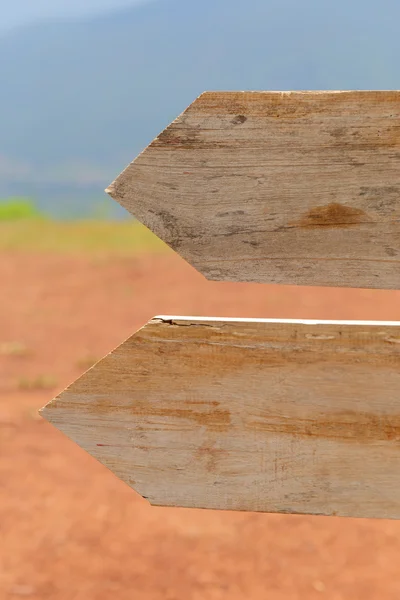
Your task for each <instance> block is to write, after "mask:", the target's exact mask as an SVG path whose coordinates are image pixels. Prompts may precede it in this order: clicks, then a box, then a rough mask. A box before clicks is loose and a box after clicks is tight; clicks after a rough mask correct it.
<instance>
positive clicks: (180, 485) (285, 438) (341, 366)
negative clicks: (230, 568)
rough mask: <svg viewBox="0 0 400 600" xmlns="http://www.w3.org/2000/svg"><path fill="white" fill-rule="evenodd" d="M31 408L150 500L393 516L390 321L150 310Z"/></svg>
mask: <svg viewBox="0 0 400 600" xmlns="http://www.w3.org/2000/svg"><path fill="white" fill-rule="evenodd" d="M42 415H43V416H44V417H45V418H46V419H48V420H49V421H50V422H51V423H53V424H54V425H55V426H56V427H58V428H59V429H60V430H61V431H63V432H64V433H65V434H66V435H68V436H69V437H70V438H72V440H74V441H75V442H76V443H77V444H79V445H80V446H81V447H82V448H84V449H85V450H87V451H88V452H89V453H90V454H91V455H93V456H94V457H95V458H97V459H98V460H99V461H101V462H102V463H103V464H104V465H106V466H107V467H108V468H109V469H111V471H113V472H114V473H115V474H116V475H117V476H118V477H119V478H121V479H122V480H124V481H125V482H126V483H127V484H129V485H130V486H132V487H133V488H134V489H136V490H137V491H138V492H139V493H140V494H142V495H143V496H144V497H146V498H148V500H149V501H150V502H151V503H152V504H155V505H164V506H184V507H200V508H214V509H233V510H247V511H266V512H282V513H311V514H324V515H341V516H356V517H385V518H400V323H366V322H364V323H363V322H358V323H357V322H356V323H351V322H335V321H330V322H329V321H326V322H320V323H315V322H311V321H304V322H302V321H275V320H262V321H256V320H251V319H248V320H246V319H242V320H240V319H239V320H234V319H226V320H218V319H200V318H190V317H186V318H183V317H157V318H155V319H153V320H152V321H150V323H149V324H147V325H146V326H145V327H144V328H142V329H141V330H140V331H139V332H138V333H136V334H135V335H133V336H132V337H131V338H130V339H129V340H127V341H126V342H125V343H124V344H122V345H121V346H120V347H118V348H117V349H116V350H115V351H113V352H112V353H111V354H109V355H108V356H107V357H105V358H104V359H103V360H102V361H100V363H98V364H97V365H96V366H94V367H93V368H92V369H91V370H89V371H88V372H87V373H86V374H85V375H83V376H82V377H81V378H80V379H79V380H78V381H76V382H75V383H73V384H72V385H71V386H70V387H69V388H68V389H67V390H66V391H64V392H63V393H62V394H61V395H60V396H59V397H57V398H56V399H54V400H53V401H52V402H51V403H50V404H49V405H47V406H46V407H45V408H44V409H43V412H42Z"/></svg>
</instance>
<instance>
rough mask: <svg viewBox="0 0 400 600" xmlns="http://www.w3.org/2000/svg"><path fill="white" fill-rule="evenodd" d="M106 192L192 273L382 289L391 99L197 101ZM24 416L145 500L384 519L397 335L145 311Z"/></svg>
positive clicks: (393, 95) (396, 282) (398, 387)
mask: <svg viewBox="0 0 400 600" xmlns="http://www.w3.org/2000/svg"><path fill="white" fill-rule="evenodd" d="M108 191H109V193H110V194H111V196H112V197H113V198H115V199H116V200H117V201H118V202H120V203H121V204H122V205H123V206H125V207H126V208H128V210H130V211H131V212H132V213H133V214H134V215H135V216H136V217H137V218H138V219H139V220H140V221H142V222H143V223H144V224H145V225H146V226H147V227H149V228H150V229H151V230H152V231H153V232H154V233H156V234H157V235H158V236H159V237H160V238H161V239H163V240H164V241H166V242H167V243H168V244H169V245H170V246H171V247H172V248H174V249H175V250H176V251H177V252H178V253H179V254H180V255H181V256H182V257H183V258H185V259H186V260H187V261H188V262H189V263H190V264H192V265H193V266H194V267H196V268H197V269H198V270H199V271H201V272H202V273H203V274H204V275H205V276H206V277H208V278H209V279H219V280H234V281H255V282H259V283H282V284H302V285H326V286H351V287H369V288H386V289H390V288H393V289H400V272H399V256H400V219H399V215H400V92H290V93H289V92H282V93H281V92H254V93H250V92H237V93H233V92H231V93H222V92H220V93H205V94H203V95H202V96H200V97H199V98H198V99H197V100H196V101H195V102H194V103H193V104H192V105H191V106H190V107H189V108H188V109H187V110H186V111H185V112H184V113H183V114H182V115H181V116H180V117H179V118H178V119H177V120H176V121H175V122H174V123H172V124H171V125H170V126H169V127H168V128H167V129H166V130H165V131H164V132H163V133H162V134H161V135H160V136H158V138H156V140H154V142H153V143H152V144H150V146H149V147H148V148H147V149H146V150H145V151H144V152H143V153H142V154H141V155H140V156H139V157H138V158H137V159H136V160H135V161H134V162H133V163H132V164H131V165H130V166H129V167H128V168H127V169H126V170H125V171H124V172H123V173H122V174H121V175H120V176H119V177H118V178H117V180H116V181H115V182H114V183H113V184H112V185H111V187H110V188H109V190H108ZM41 414H42V415H43V416H44V417H45V418H46V419H47V420H48V421H50V422H51V423H53V424H54V425H55V426H56V427H57V428H59V429H60V430H61V431H62V432H64V433H65V434H66V435H68V436H69V437H70V438H71V439H72V440H74V441H75V442H76V443H77V444H79V445H80V446H81V447H82V448H84V449H85V450H86V451H87V452H89V453H90V454H91V455H93V456H94V457H95V458H97V459H98V460H99V461H100V462H102V463H103V464H104V465H106V466H107V467H108V468H109V469H110V470H111V471H113V472H114V473H115V474H116V475H117V476H118V477H120V478H121V479H122V480H124V481H125V482H126V483H128V484H129V485H131V486H132V487H133V488H134V489H135V490H137V491H138V492H139V493H140V494H142V495H143V496H144V497H145V498H147V499H148V500H149V501H150V502H151V504H154V505H162V506H184V507H198V508H212V509H230V510H248V511H265V512H281V513H308V514H323V515H337V516H356V517H381V518H400V323H391V322H346V321H320V322H314V321H295V320H291V321H290V320H273V319H266V320H254V319H215V318H198V317H156V318H154V319H153V320H151V321H150V322H149V323H148V324H147V325H145V326H144V327H143V328H142V329H141V330H140V331H138V332H137V333H136V334H135V335H133V336H132V337H131V338H129V339H128V340H127V341H125V342H124V343H123V344H122V345H121V346H119V347H118V348H117V349H116V350H114V351H113V352H111V353H110V354H109V355H108V356H106V357H105V358H104V359H103V360H101V361H100V362H99V363H98V364H97V365H95V366H94V367H93V368H92V369H90V370H89V371H88V372H87V373H85V374H84V375H83V376H82V377H81V378H79V379H78V380H77V381H76V382H74V383H73V384H72V385H71V386H69V387H68V388H67V389H66V390H65V391H64V392H62V393H61V394H60V395H59V396H58V397H57V398H55V399H54V400H52V402H50V403H49V404H48V405H47V406H46V407H45V408H44V409H42V411H41Z"/></svg>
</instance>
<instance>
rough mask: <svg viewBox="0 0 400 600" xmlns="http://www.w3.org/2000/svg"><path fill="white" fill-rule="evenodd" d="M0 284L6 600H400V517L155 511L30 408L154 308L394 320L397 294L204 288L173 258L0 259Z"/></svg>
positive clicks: (0, 481)
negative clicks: (46, 384)
mask: <svg viewBox="0 0 400 600" xmlns="http://www.w3.org/2000/svg"><path fill="white" fill-rule="evenodd" d="M0 282H1V284H0V285H1V293H0V307H1V311H0V598H1V600H3V599H4V600H8V599H10V600H11V599H13V598H17V597H29V598H32V599H41V598H44V599H46V598H52V599H54V600H106V599H109V598H118V600H125V599H133V598H135V599H138V600H142V599H143V600H159V599H160V600H161V599H163V600H200V599H202V600H217V599H229V600H238V599H239V598H240V599H242V598H249V599H255V600H258V599H264V598H273V599H274V600H275V599H276V600H280V599H285V600H294V599H302V600H304V599H307V600H308V599H311V600H312V599H314V598H320V597H324V598H327V599H329V600H334V599H335V600H339V599H349V598H351V599H352V600H354V599H358V598H360V599H363V600H368V599H374V600H375V599H376V598H379V600H387V599H389V598H390V599H393V600H394V599H396V600H398V598H399V597H400V569H399V564H400V522H394V521H393V522H391V521H372V520H370V521H368V520H357V519H338V518H323V517H302V516H290V515H288V516H279V515H265V514H246V513H228V512H217V511H215V512H214V511H199V510H187V509H162V508H152V507H150V506H149V505H148V504H147V502H146V501H145V500H143V499H142V498H140V497H139V496H137V495H136V493H135V492H133V491H132V490H131V489H130V488H128V487H127V486H126V485H125V484H123V483H122V482H120V481H118V480H117V478H116V477H115V476H113V475H112V473H110V472H109V471H107V469H105V468H104V467H102V466H101V465H100V464H98V463H97V462H96V461H95V460H94V459H92V458H91V457H89V456H88V455H86V454H85V453H84V452H83V451H82V450H80V449H79V448H78V447H76V446H75V445H74V444H73V443H72V442H70V441H69V440H68V439H67V438H66V437H64V436H63V435H62V434H60V433H58V432H57V431H56V430H55V429H54V428H52V427H51V426H50V425H48V424H47V423H45V422H44V421H43V420H42V419H40V417H37V413H36V411H37V409H39V408H40V407H41V406H42V405H44V404H45V403H46V402H47V401H49V400H50V399H51V398H52V397H53V396H54V395H56V394H57V393H58V392H59V391H60V390H61V389H63V387H65V386H66V385H67V384H68V383H70V382H72V381H73V380H74V379H76V378H77V377H78V376H79V375H80V374H81V373H82V372H83V371H84V370H86V368H87V367H85V368H84V367H83V363H82V361H83V360H87V358H86V357H87V356H88V355H90V356H93V357H94V358H101V357H102V356H103V355H105V354H106V353H108V352H109V351H110V350H111V349H113V348H114V347H115V346H116V345H118V344H119V343H121V342H122V341H123V340H124V339H126V338H127V337H128V336H129V335H130V334H131V333H133V332H134V331H135V330H136V329H137V328H138V327H140V326H141V325H143V324H144V323H145V322H146V321H147V320H148V319H149V318H151V317H152V316H155V315H157V314H172V315H176V314H186V315H205V316H211V315H215V316H227V317H229V316H233V317H234V316H238V317H286V318H290V317H300V318H345V319H352V318H359V319H385V320H388V319H393V320H400V294H399V293H397V292H379V291H365V290H358V291H357V290H321V289H316V288H314V289H312V288H311V289H304V288H294V287H283V288H282V287H275V286H257V285H247V284H246V285H243V284H239V285H235V284H227V283H222V284H220V283H209V282H206V281H205V280H204V279H203V278H202V277H201V276H200V275H198V274H197V273H196V272H195V271H194V270H193V269H191V268H190V267H189V266H187V265H186V264H185V263H184V262H183V261H181V260H180V259H178V258H176V257H174V256H172V255H167V256H162V257H143V258H132V259H124V260H121V259H113V260H95V259H93V258H82V259H75V258H71V257H69V258H67V257H56V256H32V255H29V256H28V255H26V254H25V255H22V254H20V255H18V254H12V255H10V254H8V255H5V254H3V255H0ZM16 343H18V344H23V345H25V346H26V348H27V353H26V354H25V353H24V352H21V351H18V350H15V348H18V346H16V345H15V344H16ZM12 348H14V350H12ZM40 376H42V378H43V377H44V381H46V379H48V378H50V377H52V378H56V380H57V385H56V387H55V388H54V389H42V390H41V389H33V390H23V389H21V388H22V387H24V385H26V382H25V383H24V379H25V380H31V381H35V379H37V378H38V377H40ZM42 381H43V380H42ZM35 385H36V387H37V388H40V379H39V383H38V382H37V383H36V384H34V387H35Z"/></svg>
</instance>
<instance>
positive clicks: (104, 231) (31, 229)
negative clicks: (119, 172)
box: [0, 219, 169, 256]
mask: <svg viewBox="0 0 400 600" xmlns="http://www.w3.org/2000/svg"><path fill="white" fill-rule="evenodd" d="M168 250H169V249H168V247H167V246H166V245H165V244H164V243H163V242H161V241H160V240H159V239H158V238H157V237H156V236H155V235H154V234H153V233H151V231H149V230H148V229H146V227H144V226H143V225H141V224H140V223H138V222H136V221H122V222H121V221H114V222H112V221H111V222H109V221H66V222H63V221H51V220H46V219H43V220H36V219H21V220H15V221H0V251H3V252H4V251H6V252H7V251H26V252H39V253H41V252H51V253H61V254H85V253H88V254H95V255H106V256H109V255H117V256H131V255H132V254H138V253H159V252H166V251H168Z"/></svg>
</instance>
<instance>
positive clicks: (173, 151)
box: [107, 91, 400, 289]
mask: <svg viewBox="0 0 400 600" xmlns="http://www.w3.org/2000/svg"><path fill="white" fill-rule="evenodd" d="M107 192H108V193H109V194H110V195H111V196H112V197H113V198H114V199H115V200H117V201H118V202H119V203H120V204H122V206H124V207H125V208H126V209H128V210H129V211H130V212H131V213H133V214H134V215H135V216H136V217H137V218H138V219H139V220H140V221H141V222H142V223H144V224H145V225H146V226H147V227H148V228H150V229H151V230H152V231H153V232H154V233H155V234H156V235H157V236H158V237H160V238H161V239H162V240H164V241H165V242H166V243H167V244H168V245H169V246H171V247H172V248H173V249H174V250H176V251H177V252H178V253H179V254H180V255H181V256H182V257H183V258H184V259H185V260H187V261H188V262H189V263H190V264H191V265H193V266H194V267H195V268H196V269H197V270H198V271H200V272H201V273H203V274H204V275H205V276H206V277H207V278H208V279H212V280H230V281H247V282H259V283H280V284H298V285H322V286H342V287H358V288H386V289H399V288H400V263H399V258H400V222H399V216H400V92H399V91H345V92H207V93H204V94H203V95H201V96H200V97H199V98H198V99H197V100H196V101H195V102H194V103H193V104H192V105H191V106H190V107H189V108H188V109H187V110H186V111H185V112H184V113H183V114H182V115H181V116H180V117H179V118H178V119H177V120H176V121H174V122H173V123H172V124H171V125H170V126H169V127H168V128H167V129H166V130H165V131H164V132H163V133H162V134H160V135H159V136H158V137H157V138H156V139H155V140H154V141H153V143H152V144H150V146H149V147H148V148H147V149H146V150H145V151H144V152H143V153H142V154H141V155H140V156H139V157H138V158H137V159H136V160H135V161H134V162H133V163H132V164H131V165H130V166H129V167H128V168H127V169H126V170H125V171H124V172H123V173H122V174H121V175H120V176H119V177H118V178H117V179H116V181H115V182H114V183H113V184H112V185H111V186H110V187H109V188H108V190H107Z"/></svg>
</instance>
